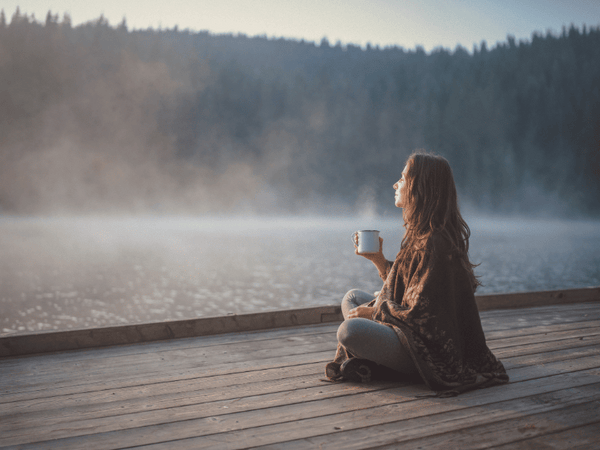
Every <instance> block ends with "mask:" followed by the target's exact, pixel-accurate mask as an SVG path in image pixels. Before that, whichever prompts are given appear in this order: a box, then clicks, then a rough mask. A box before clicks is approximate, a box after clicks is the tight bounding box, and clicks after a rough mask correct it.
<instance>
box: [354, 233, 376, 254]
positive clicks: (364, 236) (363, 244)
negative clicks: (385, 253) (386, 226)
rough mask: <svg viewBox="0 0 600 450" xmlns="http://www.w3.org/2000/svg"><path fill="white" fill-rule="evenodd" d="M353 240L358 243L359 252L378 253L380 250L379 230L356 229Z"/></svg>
mask: <svg viewBox="0 0 600 450" xmlns="http://www.w3.org/2000/svg"><path fill="white" fill-rule="evenodd" d="M357 241H358V242H357ZM352 242H354V243H355V244H357V245H358V253H377V252H378V251H379V230H360V231H355V232H354V234H352Z"/></svg>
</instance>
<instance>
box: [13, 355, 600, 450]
mask: <svg viewBox="0 0 600 450" xmlns="http://www.w3.org/2000/svg"><path fill="white" fill-rule="evenodd" d="M598 363H599V360H598V358H597V356H594V357H588V358H580V359H578V360H576V361H558V362H555V363H550V364H545V365H544V366H538V365H535V366H531V367H518V368H516V369H515V370H514V371H513V372H512V373H511V378H512V379H513V380H514V382H513V384H517V385H519V384H520V383H522V382H524V381H527V380H532V379H533V380H536V384H537V385H540V387H539V388H540V389H542V388H548V387H549V386H553V383H552V382H550V383H540V382H539V378H540V377H547V378H548V379H550V378H553V380H554V381H556V380H560V379H558V378H554V377H555V376H556V375H554V374H555V373H557V372H559V371H564V372H573V371H575V372H579V373H576V374H575V375H573V374H569V375H572V376H571V377H569V378H568V379H562V383H565V382H568V383H570V386H575V385H578V384H580V385H585V384H589V383H594V382H598V381H599V380H600V372H598V371H597V369H595V370H594V371H592V372H589V370H588V369H590V368H591V367H598V365H599V364H598ZM562 375H566V373H565V374H562ZM327 386H331V384H329V383H326V384H325V385H324V387H323V388H322V389H321V393H323V392H325V393H326V392H327ZM349 386H352V385H349ZM354 387H356V388H357V389H360V388H361V387H363V386H361V385H359V386H354ZM511 387H513V386H512V385H511ZM554 387H555V388H556V386H555V385H554ZM563 387H564V385H563ZM556 389H558V388H556ZM424 392H429V391H427V390H426V388H425V387H424V386H422V385H411V386H405V387H404V388H403V390H402V392H401V393H397V394H396V396H395V398H396V399H398V398H399V399H400V400H402V401H403V402H406V401H409V402H413V401H416V399H415V398H414V396H415V395H416V394H419V393H424ZM479 392H483V394H481V395H491V393H492V392H496V393H497V392H498V391H497V390H495V388H492V389H488V390H483V391H479ZM485 392H488V394H485ZM517 392H519V388H517V389H514V387H513V389H511V390H510V391H507V390H504V391H501V396H502V398H503V399H504V398H505V397H504V396H503V395H509V396H510V395H515V394H516V393H517ZM522 392H523V391H521V394H522ZM524 392H527V393H528V395H529V394H530V393H531V387H529V388H528V389H527V390H526V391H524ZM249 395H250V397H249V398H250V399H251V403H253V405H254V406H253V407H252V408H251V411H249V412H248V413H247V419H245V418H244V417H245V416H240V415H238V416H235V417H237V419H236V420H238V422H239V423H240V424H244V423H248V421H250V422H251V423H252V426H257V424H256V420H257V419H256V414H255V413H254V412H253V410H255V409H259V410H260V417H261V420H267V421H268V423H273V422H277V421H278V420H283V419H285V418H286V417H295V418H298V417H305V418H307V419H308V418H311V417H314V416H315V415H316V416H323V414H325V413H326V412H327V411H329V410H328V408H333V409H332V410H331V411H329V414H335V413H338V412H340V411H347V410H349V409H353V408H354V409H356V408H359V409H363V403H362V402H360V401H359V402H357V401H355V400H353V399H351V400H349V401H347V402H346V403H344V405H339V404H337V403H336V401H335V400H332V399H328V400H327V401H320V402H317V403H315V402H316V400H314V399H311V401H309V402H301V403H299V404H286V405H285V409H283V410H282V409H281V408H279V409H277V408H275V409H273V408H268V409H264V408H265V406H268V405H265V403H264V402H263V401H262V398H261V396H253V395H251V393H250V394H249ZM325 396H326V394H325ZM379 397H381V396H379ZM379 397H378V399H377V401H381V398H379ZM392 398H394V396H392ZM312 400H314V401H312ZM241 401H242V398H237V397H236V398H234V399H233V400H232V402H233V403H235V404H239V403H240V402H241ZM352 405H354V406H352ZM432 405H433V404H431V405H430V406H431V407H433V406H432ZM218 408H219V411H220V414H221V415H222V414H223V411H225V413H226V414H225V416H226V417H225V418H220V419H219V420H217V421H216V422H215V421H214V420H213V419H212V418H209V419H206V420H204V419H203V420H201V421H200V422H198V421H197V420H196V419H195V418H194V415H196V418H197V416H198V415H199V414H200V415H201V416H203V414H205V411H206V410H207V407H206V405H204V406H203V407H202V408H198V406H193V407H191V408H188V410H186V408H183V409H179V408H176V409H171V410H169V411H170V412H169V414H168V415H165V414H164V413H162V412H160V411H158V412H150V413H137V414H133V415H124V416H121V419H120V420H118V421H115V420H114V418H112V417H111V418H102V419H92V420H75V421H68V423H65V424H62V425H61V426H60V427H55V426H50V427H48V428H45V427H44V426H43V424H40V423H37V424H36V426H35V428H33V429H30V430H29V431H28V432H27V433H23V436H21V439H26V438H27V437H26V436H25V435H29V436H30V438H31V439H36V436H40V435H43V436H45V437H48V438H50V437H53V438H57V439H58V438H60V437H61V434H62V436H65V435H67V436H68V435H71V436H72V435H77V434H81V433H88V432H90V430H94V433H97V432H106V433H111V432H114V431H115V428H116V427H118V428H119V429H128V428H133V429H129V431H128V432H127V433H124V434H119V437H118V440H119V441H121V442H123V443H125V444H127V445H135V444H134V442H135V443H138V444H139V443H141V442H142V441H143V439H144V436H151V437H152V438H155V437H156V436H159V435H161V434H162V433H167V434H168V433H175V434H177V435H178V436H181V435H182V433H186V432H187V433H195V435H196V436H198V433H199V432H200V431H199V430H206V429H207V427H208V429H209V430H212V429H213V428H214V425H215V423H216V424H217V425H219V426H221V425H222V424H223V421H225V422H226V423H227V424H228V425H227V427H228V428H227V429H228V430H230V429H231V426H232V425H231V423H232V422H231V423H230V421H229V419H230V417H229V416H230V411H228V410H224V409H221V408H223V405H218ZM219 411H209V412H212V414H213V417H216V415H215V414H219ZM302 411H304V412H302ZM430 413H432V412H431V411H430ZM368 414H369V417H371V416H370V414H372V412H369V413H368ZM386 414H387V413H386ZM384 415H385V414H384ZM375 416H377V417H379V419H381V420H383V419H382V417H380V415H377V414H375ZM375 416H373V417H375ZM218 417H220V415H219V416H218ZM225 419H227V420H225ZM336 420H337V419H336ZM153 421H154V423H155V422H156V421H158V422H159V424H156V426H154V425H153ZM182 421H183V422H184V423H181V422H182ZM190 421H192V422H190ZM167 422H169V423H167ZM30 423H31V422H30ZM148 426H150V428H148V429H146V428H145V427H148ZM240 426H241V425H240ZM140 427H142V428H144V429H140V430H138V428H140ZM170 427H172V428H170ZM161 430H162V431H161ZM165 430H171V431H165ZM185 430H187V431H185ZM219 432H221V431H219ZM37 433H41V434H37ZM140 440H142V441H140ZM62 445H63V443H61V446H62ZM111 445H112V444H111ZM61 448H62V447H61Z"/></svg>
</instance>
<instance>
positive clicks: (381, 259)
mask: <svg viewBox="0 0 600 450" xmlns="http://www.w3.org/2000/svg"><path fill="white" fill-rule="evenodd" d="M356 239H357V238H355V240H354V253H355V254H357V255H358V256H362V257H363V258H367V259H368V260H369V261H371V262H372V263H373V264H374V265H375V267H376V268H377V271H378V272H379V276H380V277H381V278H382V279H383V280H384V281H385V279H386V277H387V274H388V271H389V270H390V267H391V266H392V263H391V261H388V260H387V259H385V256H383V238H381V237H380V238H379V251H378V252H377V253H358V245H357V242H356Z"/></svg>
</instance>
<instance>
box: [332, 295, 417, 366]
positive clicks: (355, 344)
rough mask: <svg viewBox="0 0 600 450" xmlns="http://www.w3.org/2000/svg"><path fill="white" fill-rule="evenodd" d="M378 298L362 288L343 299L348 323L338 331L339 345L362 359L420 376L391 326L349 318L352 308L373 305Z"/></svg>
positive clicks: (344, 322)
mask: <svg viewBox="0 0 600 450" xmlns="http://www.w3.org/2000/svg"><path fill="white" fill-rule="evenodd" d="M374 298H375V296H374V295H373V294H369V293H368V292H365V291H361V290H359V289H352V290H351V291H348V292H347V293H346V295H345V296H344V299H343V300H342V314H343V315H344V319H345V320H344V321H343V322H342V324H341V325H340V327H339V328H338V331H337V338H338V342H339V343H340V344H342V345H343V346H344V347H346V349H348V351H350V352H351V353H352V354H353V355H355V356H356V357H358V358H363V359H368V360H371V361H374V362H376V363H377V364H381V365H382V366H386V367H389V368H391V369H394V370H396V371H398V372H401V373H405V374H414V373H416V371H417V369H416V368H415V365H414V363H413V362H412V359H411V357H410V355H409V354H408V352H407V351H406V349H405V348H404V346H403V345H402V344H401V343H400V339H398V336H397V335H396V332H395V331H394V330H393V329H392V328H391V327H389V326H387V325H382V324H380V323H378V322H375V321H373V320H369V319H363V318H353V319H348V312H349V311H350V310H351V309H354V308H356V307H357V306H359V305H363V304H365V303H369V302H370V301H371V300H373V299H374Z"/></svg>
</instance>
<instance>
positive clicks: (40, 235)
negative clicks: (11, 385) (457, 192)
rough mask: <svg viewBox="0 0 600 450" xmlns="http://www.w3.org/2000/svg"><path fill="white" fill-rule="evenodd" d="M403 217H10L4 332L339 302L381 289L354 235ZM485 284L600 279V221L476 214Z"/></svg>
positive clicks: (396, 224)
mask: <svg viewBox="0 0 600 450" xmlns="http://www.w3.org/2000/svg"><path fill="white" fill-rule="evenodd" d="M400 223H401V222H400V216H398V219H396V220H389V219H388V220H373V219H370V220H366V219H364V220H363V219H335V220H331V219H320V218H312V219H311V218H305V219H297V218H285V219H284V218H269V219H246V220H232V219H222V218H221V219H219V218H204V219H202V218H178V219H173V218H143V219H139V218H138V219H94V218H76V219H31V218H28V219H17V218H3V219H0V252H1V255H2V256H1V258H0V332H2V333H3V334H6V333H14V332H26V331H37V330H50V329H68V328H84V327H96V326H109V325H116V324H124V323H135V322H148V321H160V320H174V319H184V318H193V317H198V316H215V315H225V314H230V313H248V312H257V311H265V310H273V309H286V308H302V307H308V306H317V305H329V304H336V303H338V302H339V301H340V300H341V297H342V296H343V294H344V293H345V292H346V291H347V290H348V289H350V288H353V287H357V288H361V289H365V290H372V291H375V290H378V289H379V288H380V285H381V280H380V279H379V277H378V275H377V272H376V270H375V269H374V268H373V267H372V265H371V263H370V262H369V261H367V260H365V259H363V258H360V257H357V256H355V255H354V249H353V247H352V244H351V241H350V235H351V234H352V232H353V231H355V230H356V229H366V228H374V227H376V228H378V229H380V230H381V231H382V233H381V235H382V237H383V238H384V240H385V242H384V253H385V254H386V256H387V257H388V259H393V257H394V256H395V254H396V252H397V251H398V249H399V245H400V239H401V236H402V232H403V228H401V227H400ZM469 224H470V226H471V229H472V233H473V237H472V240H471V256H472V260H473V261H475V262H479V263H481V265H480V266H479V267H478V269H477V273H478V274H479V275H481V280H482V282H483V283H484V285H485V286H484V287H482V288H480V289H479V291H478V292H479V293H490V292H515V291H530V290H545V289H561V288H571V287H584V286H597V285H600V226H598V225H599V224H598V223H597V222H559V221H556V222H548V221H536V220H527V221H525V220H508V219H502V220H500V219H494V220H492V219H472V220H469Z"/></svg>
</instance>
